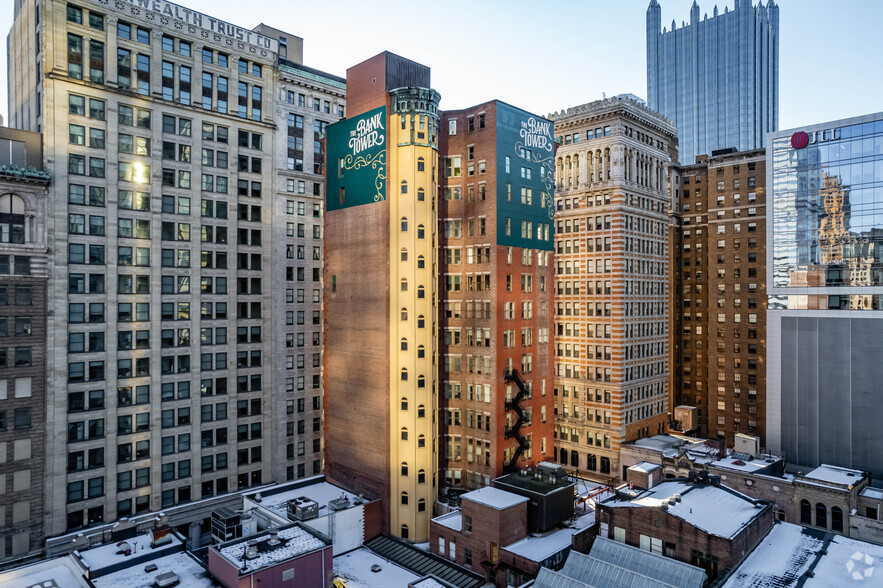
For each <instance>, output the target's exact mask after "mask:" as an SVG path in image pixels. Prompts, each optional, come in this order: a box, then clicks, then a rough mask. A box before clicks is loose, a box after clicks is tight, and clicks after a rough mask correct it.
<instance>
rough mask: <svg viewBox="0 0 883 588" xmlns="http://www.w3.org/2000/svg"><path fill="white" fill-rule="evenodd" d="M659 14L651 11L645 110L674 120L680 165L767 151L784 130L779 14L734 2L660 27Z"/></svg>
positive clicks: (771, 6) (654, 7)
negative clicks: (715, 154) (771, 137)
mask: <svg viewBox="0 0 883 588" xmlns="http://www.w3.org/2000/svg"><path fill="white" fill-rule="evenodd" d="M661 10H662V9H661V8H660V6H659V4H658V3H657V1H656V0H651V2H650V6H649V7H648V8H647V104H648V105H649V106H650V108H652V109H654V110H656V111H658V112H660V113H662V114H663V115H665V116H667V117H668V118H670V119H671V120H672V121H674V124H675V126H676V127H677V129H678V145H679V147H678V148H679V152H680V161H681V162H682V163H683V164H686V165H689V164H692V163H693V160H694V157H696V156H697V155H702V154H709V153H711V152H712V151H715V150H718V149H726V148H730V147H732V148H735V149H738V150H739V151H749V150H751V149H759V148H761V147H763V146H764V137H765V134H766V133H769V132H771V131H775V130H776V129H778V128H779V127H778V125H779V7H778V6H777V5H776V3H775V2H773V1H772V0H768V1H767V4H766V6H764V5H762V4H760V3H759V4H758V5H757V6H752V0H736V5H735V9H734V10H733V11H730V10H729V9H728V8H724V12H723V14H719V13H718V9H717V6H715V8H714V13H713V15H712V18H708V15H707V14H706V15H705V16H704V17H703V18H702V19H700V18H699V6H698V5H697V4H696V2H693V6H692V7H691V8H690V22H689V23H686V24H685V23H682V24H681V26H680V27H677V25H676V23H675V21H674V20H672V23H671V29H670V30H666V29H662V30H661V31H660V28H661V26H662V15H661V14H662V13H661Z"/></svg>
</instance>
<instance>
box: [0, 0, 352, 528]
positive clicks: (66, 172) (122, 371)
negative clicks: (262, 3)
mask: <svg viewBox="0 0 883 588" xmlns="http://www.w3.org/2000/svg"><path fill="white" fill-rule="evenodd" d="M15 9H16V12H15V22H14V25H13V29H12V32H11V33H10V36H9V40H8V45H9V54H10V63H9V71H10V84H9V104H10V113H11V116H10V124H11V125H12V126H15V127H18V128H22V129H28V130H33V131H41V132H42V134H43V156H44V161H45V167H46V169H47V170H48V171H50V172H51V175H52V184H51V186H50V194H49V198H48V203H49V205H48V207H47V212H46V223H47V227H48V252H49V253H48V266H49V282H48V297H49V298H50V299H53V300H55V301H56V304H57V305H56V306H55V307H54V308H53V312H52V313H50V315H49V317H48V323H47V346H48V353H47V356H48V357H47V362H46V366H47V370H46V373H47V392H46V394H47V402H46V406H47V414H46V422H47V426H48V427H49V431H48V432H47V435H46V439H47V444H46V447H45V455H46V461H45V470H46V477H45V486H44V491H43V495H44V497H45V506H44V510H45V513H46V525H45V533H46V535H48V536H55V535H60V534H63V533H67V532H79V531H80V530H81V529H84V528H87V527H95V526H99V525H101V524H102V523H104V522H111V521H116V520H118V519H120V518H123V517H130V518H136V519H137V517H138V515H146V513H150V512H157V511H159V510H161V509H166V513H167V514H168V513H169V512H171V511H169V510H168V509H169V508H170V507H172V506H175V505H179V504H182V503H187V502H190V501H195V500H200V499H213V497H217V496H221V495H223V494H226V493H228V492H232V491H235V490H237V489H245V488H249V487H253V486H257V485H261V484H265V483H268V482H271V481H274V480H283V479H285V478H286V477H288V478H291V477H295V478H296V477H299V476H306V475H310V474H311V473H314V472H317V471H321V467H322V464H321V440H320V431H319V430H317V429H318V427H317V426H316V424H315V423H317V422H320V421H317V420H316V419H320V418H321V414H322V413H321V395H322V390H321V378H319V377H318V375H319V374H320V370H321V367H320V365H319V364H320V363H321V356H319V357H318V358H316V354H320V353H321V329H322V326H321V315H320V314H317V313H318V312H319V309H320V306H319V302H318V299H319V295H318V294H317V293H316V291H317V290H318V289H320V288H321V285H320V284H321V282H320V280H321V273H320V271H319V267H320V264H321V257H322V252H321V238H322V226H321V225H322V220H321V216H322V214H323V211H322V207H321V206H319V207H318V208H317V207H316V206H315V204H317V203H319V202H318V198H320V197H321V185H320V184H321V177H322V171H323V170H322V166H323V154H322V152H321V143H320V139H321V134H322V132H323V131H324V125H325V124H328V123H330V122H333V121H335V120H337V119H338V118H339V116H340V108H341V107H342V105H343V87H342V83H341V81H340V80H339V79H335V78H334V77H333V76H328V75H327V74H322V73H321V72H316V71H315V70H310V69H308V68H304V67H302V66H301V65H300V63H299V61H300V58H301V50H300V47H301V42H300V40H299V39H298V38H297V37H294V36H293V35H286V34H284V33H281V32H279V31H276V30H275V29H270V28H269V27H263V26H262V30H263V31H264V32H263V33H262V32H259V31H255V30H248V29H245V28H242V27H238V26H236V25H233V24H230V23H225V22H223V21H219V20H217V19H215V18H212V17H209V16H207V15H204V14H200V13H197V12H194V11H192V10H190V9H187V8H185V7H183V6H179V5H176V4H172V3H170V2H165V1H162V0H159V1H157V2H152V3H149V6H148V5H146V4H144V3H132V2H116V3H113V2H110V3H109V2H107V1H106V0H83V1H81V2H61V1H58V0H44V1H42V2H40V3H39V4H35V3H32V2H23V1H17V2H16V4H15ZM283 41H284V45H285V48H286V52H285V55H287V56H288V57H287V59H284V58H283V59H280V57H279V55H280V51H281V50H280V46H281V45H282V44H283ZM283 87H284V89H285V90H284V94H283V93H280V89H281V88H283ZM290 100H292V101H293V102H290ZM307 110H309V111H310V112H307ZM280 118H281V119H282V122H280V121H279V119H280ZM286 119H287V120H289V121H293V125H294V130H291V131H289V130H288V129H287V127H286V126H285V124H284V121H285V120H286ZM301 119H302V120H301ZM298 121H300V122H302V127H303V128H298ZM277 127H281V129H282V131H281V135H283V136H280V133H278V132H277ZM298 139H301V140H300V141H298ZM286 147H287V148H288V149H287V151H283V150H285V149H286ZM283 231H284V232H283ZM316 248H319V249H318V251H317V249H316ZM289 251H294V252H302V253H303V256H304V259H303V260H300V259H298V256H297V255H296V254H295V255H293V256H292V257H290V258H289V257H288V252H289ZM308 251H309V258H307V252H308ZM317 257H318V259H317ZM301 278H302V279H301ZM283 284H284V286H282V285H283ZM302 297H303V300H304V302H303V303H301V298H302ZM310 301H311V302H310ZM301 312H302V313H303V324H300V317H301V314H300V313H301ZM294 317H297V319H295V318H294ZM289 321H290V322H289ZM289 340H291V341H292V346H291V347H292V348H291V349H289V348H287V347H286V348H284V350H283V348H282V347H281V346H280V347H278V348H277V349H278V350H279V351H278V352H276V353H270V352H269V351H268V349H269V345H271V344H278V342H279V341H285V342H286V345H287V344H288V341H289ZM298 347H300V348H301V349H298ZM283 357H284V361H283ZM295 382H296V384H295ZM301 382H303V386H302V387H301ZM283 386H285V388H283ZM301 388H302V389H301ZM283 407H284V410H285V411H286V413H285V416H284V417H283V416H282V414H283V413H282V412H281V411H282V409H283ZM295 448H297V449H296V450H295ZM302 470H303V471H302ZM175 512H178V511H175ZM169 522H170V523H171V524H173V525H175V524H176V519H175V515H174V512H173V513H172V515H170V519H169ZM188 522H191V523H192V525H191V527H190V529H189V533H190V535H191V537H192V538H195V540H197V541H198V539H199V535H200V525H202V527H204V529H203V530H205V529H207V528H208V523H207V521H205V520H196V521H192V519H191V520H190V521H188ZM181 524H183V523H181ZM193 525H195V527H194V526H193ZM86 534H87V535H90V536H91V535H93V534H95V532H90V531H86ZM99 535H100V533H99ZM57 543H58V545H62V544H67V545H69V544H70V541H66V542H65V541H64V540H63V539H59V540H57Z"/></svg>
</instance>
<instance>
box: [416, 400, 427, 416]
mask: <svg viewBox="0 0 883 588" xmlns="http://www.w3.org/2000/svg"><path fill="white" fill-rule="evenodd" d="M417 418H418V419H422V418H426V407H425V406H423V405H422V404H420V405H418V406H417Z"/></svg>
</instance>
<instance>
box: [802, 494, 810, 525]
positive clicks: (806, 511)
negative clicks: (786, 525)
mask: <svg viewBox="0 0 883 588" xmlns="http://www.w3.org/2000/svg"><path fill="white" fill-rule="evenodd" d="M800 524H802V525H811V524H812V506H811V505H810V504H809V500H801V501H800Z"/></svg>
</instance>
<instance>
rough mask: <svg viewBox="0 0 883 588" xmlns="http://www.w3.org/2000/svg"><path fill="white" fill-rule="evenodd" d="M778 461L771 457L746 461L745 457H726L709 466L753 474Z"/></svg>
mask: <svg viewBox="0 0 883 588" xmlns="http://www.w3.org/2000/svg"><path fill="white" fill-rule="evenodd" d="M776 461H777V460H776V459H774V458H772V457H769V458H759V459H745V458H744V457H743V456H733V455H730V456H729V457H725V458H723V459H719V460H717V461H713V462H711V463H710V464H709V465H713V466H715V467H718V468H725V469H728V470H738V471H740V472H745V473H749V474H750V473H752V472H756V471H758V470H762V469H764V468H767V467H769V466H771V465H773V464H774V463H775V462H776Z"/></svg>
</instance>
